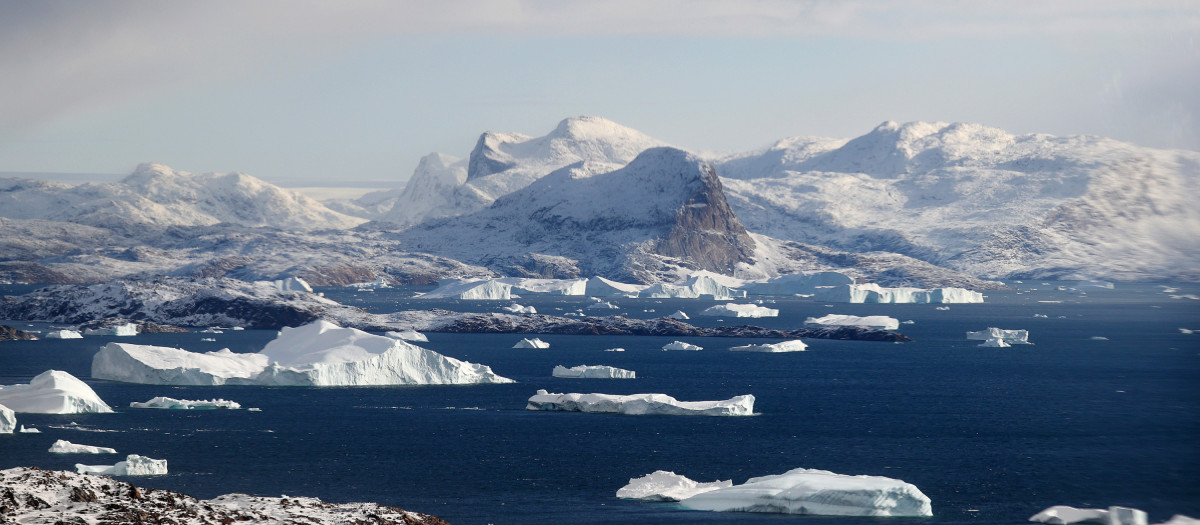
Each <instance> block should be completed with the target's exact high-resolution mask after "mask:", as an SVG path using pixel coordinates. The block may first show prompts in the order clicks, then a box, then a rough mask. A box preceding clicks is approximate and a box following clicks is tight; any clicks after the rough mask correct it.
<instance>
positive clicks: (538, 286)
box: [496, 277, 588, 295]
mask: <svg viewBox="0 0 1200 525" xmlns="http://www.w3.org/2000/svg"><path fill="white" fill-rule="evenodd" d="M496 281H498V282H500V283H502V284H507V285H509V286H512V290H513V291H514V292H516V293H518V294H521V295H526V294H528V295H584V294H585V293H586V292H587V281H588V280H587V279H529V278H525V277H504V278H502V279H496Z"/></svg>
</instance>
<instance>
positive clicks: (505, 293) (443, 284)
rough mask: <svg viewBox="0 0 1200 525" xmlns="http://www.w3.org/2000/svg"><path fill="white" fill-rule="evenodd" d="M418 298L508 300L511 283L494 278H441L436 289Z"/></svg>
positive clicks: (510, 292)
mask: <svg viewBox="0 0 1200 525" xmlns="http://www.w3.org/2000/svg"><path fill="white" fill-rule="evenodd" d="M420 298H421V299H483V300H510V299H512V285H509V284H504V283H502V282H500V281H497V280H494V279H484V280H479V279H442V280H440V281H438V287H437V288H436V289H434V290H433V291H431V292H428V293H426V294H424V295H422V296H420Z"/></svg>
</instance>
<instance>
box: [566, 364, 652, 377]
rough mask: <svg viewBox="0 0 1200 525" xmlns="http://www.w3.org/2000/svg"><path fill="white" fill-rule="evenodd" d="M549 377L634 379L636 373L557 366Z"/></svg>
mask: <svg viewBox="0 0 1200 525" xmlns="http://www.w3.org/2000/svg"><path fill="white" fill-rule="evenodd" d="M551 375H553V376H554V377H565V378H579V379H634V378H636V377H637V373H636V372H634V371H633V370H625V369H624V368H617V367H613V366H607V365H579V366H573V367H571V368H567V367H565V366H562V365H557V366H555V367H554V371H552V372H551Z"/></svg>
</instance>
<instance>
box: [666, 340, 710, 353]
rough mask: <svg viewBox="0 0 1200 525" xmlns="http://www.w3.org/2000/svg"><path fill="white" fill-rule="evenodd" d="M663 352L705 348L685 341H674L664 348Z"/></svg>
mask: <svg viewBox="0 0 1200 525" xmlns="http://www.w3.org/2000/svg"><path fill="white" fill-rule="evenodd" d="M662 349H663V350H693V351H695V350H704V349H703V348H701V347H699V346H697V345H694V344H691V343H685V342H683V341H672V342H670V343H667V344H666V345H664V346H663V347H662Z"/></svg>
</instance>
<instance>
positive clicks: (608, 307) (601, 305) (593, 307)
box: [587, 301, 621, 310]
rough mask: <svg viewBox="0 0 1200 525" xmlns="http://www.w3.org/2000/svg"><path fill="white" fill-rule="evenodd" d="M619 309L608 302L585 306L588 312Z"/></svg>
mask: <svg viewBox="0 0 1200 525" xmlns="http://www.w3.org/2000/svg"><path fill="white" fill-rule="evenodd" d="M620 308H621V307H620V306H617V305H615V304H612V303H610V302H608V301H599V302H596V303H592V304H589V305H587V309H588V310H619V309H620Z"/></svg>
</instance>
